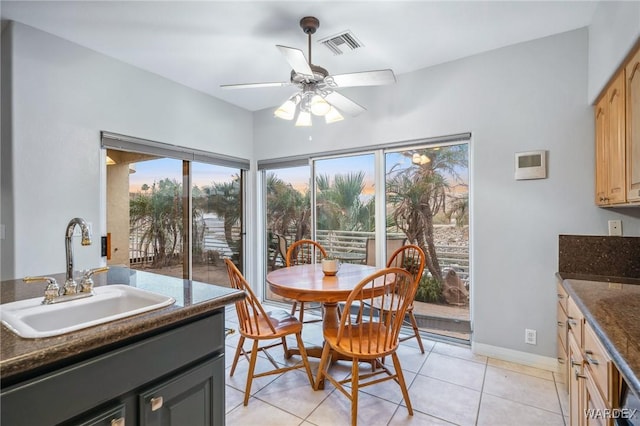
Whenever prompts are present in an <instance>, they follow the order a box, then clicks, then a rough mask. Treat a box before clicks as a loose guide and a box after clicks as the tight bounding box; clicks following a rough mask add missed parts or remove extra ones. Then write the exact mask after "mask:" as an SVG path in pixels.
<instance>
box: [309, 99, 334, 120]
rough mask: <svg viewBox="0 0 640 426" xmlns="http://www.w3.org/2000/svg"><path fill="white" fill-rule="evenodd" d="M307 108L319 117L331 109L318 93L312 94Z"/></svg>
mask: <svg viewBox="0 0 640 426" xmlns="http://www.w3.org/2000/svg"><path fill="white" fill-rule="evenodd" d="M309 109H310V110H311V113H312V114H313V115H318V116H320V117H322V116H324V115H327V113H328V112H329V111H330V110H331V105H330V104H329V103H328V102H327V101H325V100H324V98H323V97H322V96H320V95H313V97H312V98H311V102H310V104H309Z"/></svg>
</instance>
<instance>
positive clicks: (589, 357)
mask: <svg viewBox="0 0 640 426" xmlns="http://www.w3.org/2000/svg"><path fill="white" fill-rule="evenodd" d="M584 352H585V354H586V357H585V358H587V361H588V362H589V364H591V365H600V362H598V360H597V359H595V358H593V357H592V356H593V352H592V351H588V350H587V351H584Z"/></svg>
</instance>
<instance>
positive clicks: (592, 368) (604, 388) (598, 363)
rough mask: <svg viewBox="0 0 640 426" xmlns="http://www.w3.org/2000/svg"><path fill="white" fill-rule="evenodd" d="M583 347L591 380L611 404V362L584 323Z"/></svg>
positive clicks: (588, 326) (590, 329) (592, 332)
mask: <svg viewBox="0 0 640 426" xmlns="http://www.w3.org/2000/svg"><path fill="white" fill-rule="evenodd" d="M583 348H584V356H585V360H586V362H587V365H588V366H589V367H588V368H589V372H590V373H591V376H592V377H593V382H594V383H595V385H596V386H597V387H598V389H599V390H600V393H601V394H602V396H603V398H604V399H605V400H606V401H607V402H608V403H609V404H611V403H612V402H613V397H612V396H613V391H614V389H612V385H611V384H612V383H613V364H612V362H611V358H609V355H607V353H606V351H605V350H604V348H603V347H602V344H601V343H600V341H599V340H598V338H597V337H596V335H595V333H594V331H593V329H592V328H591V326H590V325H589V324H586V325H585V331H584V346H583Z"/></svg>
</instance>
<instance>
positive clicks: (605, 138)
mask: <svg viewBox="0 0 640 426" xmlns="http://www.w3.org/2000/svg"><path fill="white" fill-rule="evenodd" d="M594 117H595V124H596V135H595V139H596V143H595V150H596V155H595V157H596V170H595V171H596V187H595V202H596V204H597V205H599V206H614V205H621V204H624V205H629V206H640V40H639V41H638V43H637V44H636V48H635V49H633V50H632V51H631V52H630V53H629V55H628V56H627V58H626V59H625V60H624V61H623V63H622V65H621V66H620V68H619V69H618V71H617V72H616V73H615V74H614V76H613V77H612V78H611V80H610V81H609V84H608V85H607V86H606V87H605V88H604V90H603V91H602V93H601V94H600V97H599V98H598V101H597V102H596V104H595V106H594Z"/></svg>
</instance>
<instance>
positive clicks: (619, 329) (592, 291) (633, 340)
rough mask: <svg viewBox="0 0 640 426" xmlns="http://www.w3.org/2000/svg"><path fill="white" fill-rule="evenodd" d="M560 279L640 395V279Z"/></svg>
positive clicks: (600, 277)
mask: <svg viewBox="0 0 640 426" xmlns="http://www.w3.org/2000/svg"><path fill="white" fill-rule="evenodd" d="M558 276H559V277H560V278H561V279H562V280H563V281H562V284H563V286H564V288H565V289H566V290H567V292H568V293H569V296H571V297H572V298H573V300H574V301H575V302H576V304H577V305H578V307H579V308H580V310H581V311H582V313H583V314H584V316H585V319H586V321H587V322H588V323H589V325H590V326H591V327H592V328H593V331H594V332H595V333H596V335H597V336H598V338H599V339H600V340H601V342H602V344H603V345H604V347H605V349H606V350H607V352H609V355H610V356H611V359H612V360H613V362H614V363H615V365H616V367H617V368H618V371H620V374H621V375H622V377H623V378H624V380H625V381H626V382H627V385H628V386H629V388H630V389H631V390H632V391H633V392H634V393H635V394H636V395H640V285H637V284H638V283H640V280H637V279H632V278H631V279H629V280H630V281H635V282H630V281H626V283H622V282H614V281H610V280H607V277H602V276H583V278H582V279H578V278H575V274H566V273H560V274H558ZM587 277H588V278H587Z"/></svg>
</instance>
